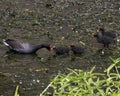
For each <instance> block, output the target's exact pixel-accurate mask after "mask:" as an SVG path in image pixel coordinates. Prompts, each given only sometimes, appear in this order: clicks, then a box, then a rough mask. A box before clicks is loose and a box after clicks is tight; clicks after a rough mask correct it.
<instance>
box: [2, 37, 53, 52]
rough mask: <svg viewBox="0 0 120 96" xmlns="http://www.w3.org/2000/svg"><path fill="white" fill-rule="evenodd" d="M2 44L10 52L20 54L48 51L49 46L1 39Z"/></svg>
mask: <svg viewBox="0 0 120 96" xmlns="http://www.w3.org/2000/svg"><path fill="white" fill-rule="evenodd" d="M3 43H4V44H5V45H6V46H7V47H8V48H9V49H10V50H11V51H14V52H17V53H21V54H31V53H35V52H36V51H37V50H39V49H41V48H46V49H48V50H49V51H50V49H51V48H50V45H49V44H40V45H31V44H29V43H27V42H23V41H22V40H18V39H3Z"/></svg>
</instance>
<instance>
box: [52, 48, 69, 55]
mask: <svg viewBox="0 0 120 96" xmlns="http://www.w3.org/2000/svg"><path fill="white" fill-rule="evenodd" d="M51 50H54V51H55V53H56V54H57V55H63V54H68V53H69V51H70V49H69V48H68V47H66V46H52V47H51Z"/></svg>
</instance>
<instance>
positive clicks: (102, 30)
mask: <svg viewBox="0 0 120 96" xmlns="http://www.w3.org/2000/svg"><path fill="white" fill-rule="evenodd" d="M99 30H100V32H101V34H102V35H105V36H108V37H111V38H116V34H115V33H114V32H112V31H105V29H104V28H100V29H99Z"/></svg>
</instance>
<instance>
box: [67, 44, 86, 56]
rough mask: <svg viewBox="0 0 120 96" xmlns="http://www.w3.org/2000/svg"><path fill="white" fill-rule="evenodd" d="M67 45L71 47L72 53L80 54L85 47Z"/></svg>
mask: <svg viewBox="0 0 120 96" xmlns="http://www.w3.org/2000/svg"><path fill="white" fill-rule="evenodd" d="M69 47H70V48H71V50H72V52H73V53H74V54H82V53H84V52H85V49H84V48H83V47H81V46H75V45H73V44H71V45H70V46H69Z"/></svg>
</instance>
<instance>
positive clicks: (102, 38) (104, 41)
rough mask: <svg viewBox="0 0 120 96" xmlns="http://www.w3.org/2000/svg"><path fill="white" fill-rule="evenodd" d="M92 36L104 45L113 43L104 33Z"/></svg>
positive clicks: (107, 45)
mask: <svg viewBox="0 0 120 96" xmlns="http://www.w3.org/2000/svg"><path fill="white" fill-rule="evenodd" d="M94 37H96V39H97V41H98V43H101V44H103V45H104V47H109V44H111V43H113V41H114V40H113V38H111V37H108V36H105V35H100V34H98V33H97V34H95V35H94Z"/></svg>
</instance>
